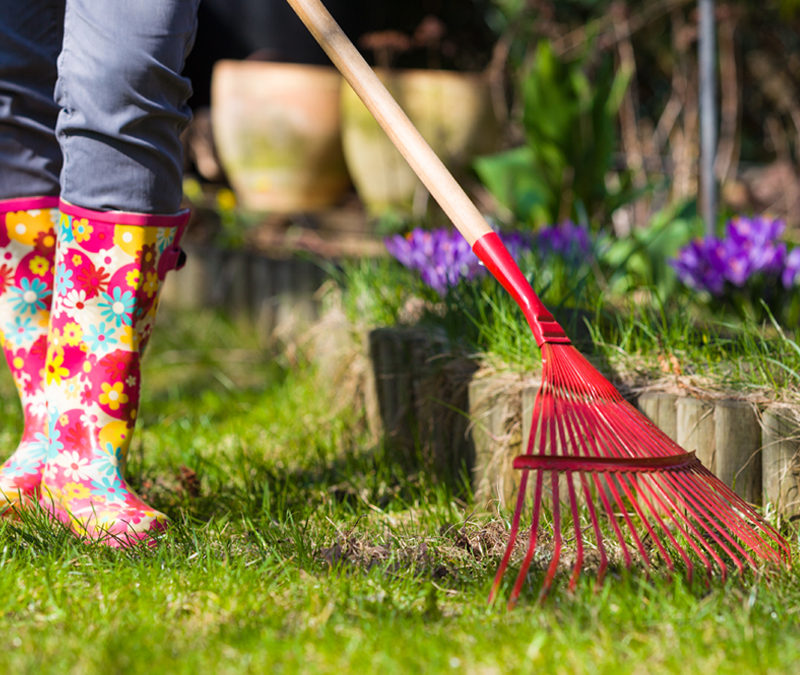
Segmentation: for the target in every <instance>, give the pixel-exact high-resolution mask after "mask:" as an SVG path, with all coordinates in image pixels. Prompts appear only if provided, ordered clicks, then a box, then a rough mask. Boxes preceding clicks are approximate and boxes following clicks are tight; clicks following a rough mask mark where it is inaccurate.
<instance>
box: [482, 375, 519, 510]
mask: <svg viewBox="0 0 800 675" xmlns="http://www.w3.org/2000/svg"><path fill="white" fill-rule="evenodd" d="M517 400H518V399H517ZM510 404H511V401H510V397H508V396H505V395H504V393H503V378H502V377H485V378H477V379H473V380H472V382H470V385H469V412H470V418H471V419H472V424H473V427H472V440H473V444H474V447H475V469H474V471H473V483H474V485H475V502H476V503H477V504H479V505H481V506H484V507H490V506H493V505H499V506H500V507H501V508H505V507H508V506H509V505H510V504H512V503H513V501H512V500H513V499H514V498H515V496H516V494H517V489H518V487H519V475H518V474H519V471H515V470H514V468H513V467H512V462H513V461H514V457H515V456H516V455H517V454H519V452H520V447H519V446H520V444H521V436H518V437H517V439H516V443H510V442H509V439H508V435H509V433H508V432H509V430H508V429H507V427H506V421H507V420H508V419H509V418H511V417H512V416H514V415H515V416H516V419H519V416H520V413H521V410H519V409H515V410H511V409H510V408H509V406H510Z"/></svg>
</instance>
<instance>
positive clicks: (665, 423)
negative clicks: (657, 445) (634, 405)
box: [638, 391, 678, 442]
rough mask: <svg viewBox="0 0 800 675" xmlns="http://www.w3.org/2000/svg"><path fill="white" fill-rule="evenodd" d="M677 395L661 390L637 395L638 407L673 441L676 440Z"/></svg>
mask: <svg viewBox="0 0 800 675" xmlns="http://www.w3.org/2000/svg"><path fill="white" fill-rule="evenodd" d="M677 400H678V397H677V396H676V395H675V394H667V393H665V392H661V391H655V392H647V393H645V394H642V395H641V396H640V397H639V401H638V404H639V409H640V410H641V411H642V412H643V413H644V414H645V415H647V417H648V418H649V419H650V421H651V422H652V423H653V424H655V425H656V426H657V427H658V428H659V429H661V431H663V432H664V433H665V434H666V435H667V436H669V437H670V438H671V439H672V440H673V441H676V442H677V440H678V409H677Z"/></svg>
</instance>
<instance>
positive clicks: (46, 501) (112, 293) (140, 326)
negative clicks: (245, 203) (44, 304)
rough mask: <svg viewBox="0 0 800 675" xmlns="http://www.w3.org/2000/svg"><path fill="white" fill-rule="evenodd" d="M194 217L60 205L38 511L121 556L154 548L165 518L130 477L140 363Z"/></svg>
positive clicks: (63, 203) (186, 213) (46, 376)
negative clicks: (147, 545)
mask: <svg viewBox="0 0 800 675" xmlns="http://www.w3.org/2000/svg"><path fill="white" fill-rule="evenodd" d="M188 215H189V214H188V212H185V213H180V214H178V215H174V216H149V215H143V214H134V213H120V212H97V211H89V210H86V209H81V208H78V207H75V206H72V205H70V204H66V203H65V202H62V203H61V218H60V222H59V227H58V236H57V240H58V241H57V245H56V269H55V288H54V294H53V306H52V313H51V317H50V331H49V336H48V352H47V364H46V371H45V378H46V385H45V392H46V395H47V403H48V420H49V426H48V438H49V447H48V456H47V463H46V465H45V469H44V476H43V479H42V490H41V497H40V502H41V504H42V506H43V507H44V508H45V509H47V510H48V511H49V512H50V513H51V514H52V515H53V516H54V517H55V518H57V519H58V520H60V521H61V522H63V523H65V524H67V525H69V526H70V527H71V528H72V529H73V531H74V532H76V533H77V534H79V535H81V536H84V537H87V538H90V539H95V540H102V541H103V542H104V543H106V544H108V545H110V546H114V547H119V546H128V545H132V544H135V543H136V542H139V541H142V540H148V539H149V540H150V541H151V542H152V541H153V539H152V537H153V535H154V534H155V533H157V532H159V531H161V530H163V529H164V527H165V526H166V520H167V519H166V516H164V514H162V513H159V512H158V511H156V510H155V509H153V508H151V507H150V506H148V505H146V504H145V503H144V502H143V501H142V500H141V499H140V498H139V497H138V496H137V495H136V494H135V493H134V492H133V491H132V490H131V489H130V488H129V487H128V485H127V483H126V482H125V479H124V478H123V471H124V465H125V459H126V457H127V454H128V448H129V447H130V443H131V436H132V433H133V429H134V424H135V423H136V414H137V412H138V408H139V383H140V368H139V364H140V360H141V356H142V352H143V351H144V349H145V346H146V345H147V340H148V338H149V337H150V333H151V331H152V329H153V324H154V322H155V317H156V310H157V306H158V294H159V289H160V287H161V284H162V282H163V280H164V277H165V275H166V273H167V272H168V271H169V270H170V269H174V268H175V267H177V266H178V263H179V259H180V258H181V251H180V249H179V248H178V240H179V239H180V235H181V232H182V230H183V228H184V226H185V224H186V221H187V220H188Z"/></svg>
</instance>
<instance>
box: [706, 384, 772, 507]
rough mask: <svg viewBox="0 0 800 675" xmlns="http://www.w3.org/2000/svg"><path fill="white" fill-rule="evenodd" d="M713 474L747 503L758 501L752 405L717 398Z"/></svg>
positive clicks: (756, 427)
mask: <svg viewBox="0 0 800 675" xmlns="http://www.w3.org/2000/svg"><path fill="white" fill-rule="evenodd" d="M714 440H715V444H716V455H715V458H716V462H715V468H714V473H715V474H716V475H717V477H718V478H719V479H720V480H721V481H722V482H723V483H725V484H726V485H728V486H730V487H731V488H733V491H734V492H736V494H737V495H739V496H740V497H741V498H742V499H744V500H745V501H747V502H750V503H751V504H760V503H761V453H760V452H759V449H760V447H761V427H760V425H759V423H758V415H757V413H756V410H755V408H754V406H753V405H752V404H750V403H746V402H744V401H734V400H730V401H717V403H716V406H715V407H714Z"/></svg>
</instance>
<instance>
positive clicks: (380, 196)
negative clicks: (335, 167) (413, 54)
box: [342, 70, 499, 216]
mask: <svg viewBox="0 0 800 675" xmlns="http://www.w3.org/2000/svg"><path fill="white" fill-rule="evenodd" d="M378 75H379V77H380V78H381V80H382V81H383V83H384V84H385V85H386V87H387V88H388V89H389V91H390V92H391V93H392V95H393V96H394V97H395V99H397V102H398V103H399V104H400V106H401V107H402V108H403V110H405V112H406V114H408V116H409V118H410V119H411V121H412V122H413V123H414V125H415V126H416V127H417V129H419V131H420V133H421V134H422V135H423V137H424V138H425V140H426V141H428V143H430V145H431V147H432V148H433V149H434V150H435V151H436V153H437V154H438V155H439V157H440V158H441V159H442V161H443V162H444V163H445V164H446V165H447V167H448V169H450V171H451V172H453V173H454V174H455V175H456V176H458V175H459V173H463V171H464V169H466V167H467V166H468V165H469V163H470V162H471V160H472V159H473V158H474V157H475V156H476V155H477V154H482V153H485V152H490V151H491V150H493V149H494V148H495V147H496V145H497V141H498V136H499V124H498V122H497V120H496V117H495V115H494V111H493V108H492V101H491V95H490V89H489V83H488V80H487V78H486V77H485V76H484V75H483V74H480V73H459V72H453V71H444V70H378ZM342 142H343V145H344V154H345V159H346V161H347V168H348V169H349V170H350V175H351V177H352V179H353V183H354V184H355V186H356V190H357V191H358V194H359V197H360V198H361V200H362V202H363V203H364V205H365V206H366V208H367V210H368V211H369V213H370V214H371V215H373V216H379V215H381V214H382V213H384V212H386V211H387V210H394V211H399V212H409V211H410V210H411V208H412V204H413V202H414V196H415V194H417V193H418V191H419V190H424V188H423V187H422V184H421V183H420V182H419V180H418V179H417V178H416V176H415V175H414V173H413V172H412V171H411V169H410V168H409V167H408V164H406V161H405V160H404V159H403V157H402V156H401V155H400V153H399V152H398V151H397V150H396V149H395V148H394V146H393V145H392V144H391V142H390V141H389V139H388V137H387V136H386V134H384V132H383V131H382V130H381V128H380V127H379V126H378V123H377V122H375V120H374V119H373V118H372V115H370V113H369V112H368V111H367V109H366V108H365V107H364V105H363V104H362V103H361V101H360V100H359V98H358V97H357V96H356V94H355V92H354V91H353V90H352V89H351V88H350V87H349V86H348V85H346V84H344V85H343V86H342Z"/></svg>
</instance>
